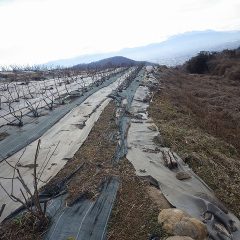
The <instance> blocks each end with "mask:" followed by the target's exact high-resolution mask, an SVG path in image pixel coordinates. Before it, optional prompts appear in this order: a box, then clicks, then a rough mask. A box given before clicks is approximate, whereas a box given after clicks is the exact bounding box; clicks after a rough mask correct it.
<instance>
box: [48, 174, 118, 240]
mask: <svg viewBox="0 0 240 240" xmlns="http://www.w3.org/2000/svg"><path fill="white" fill-rule="evenodd" d="M118 186H119V179H118V178H117V177H111V178H109V179H108V180H107V181H106V182H105V183H104V184H103V187H102V189H101V194H100V195H99V197H98V198H97V199H96V200H95V201H92V200H89V199H86V198H84V197H82V198H80V199H78V200H77V201H75V203H74V204H73V205H72V206H66V205H65V198H66V197H67V195H62V196H59V197H57V198H55V199H53V200H51V202H50V203H49V205H48V208H47V211H48V214H49V215H50V216H51V217H52V219H51V221H52V224H51V226H50V228H49V231H48V232H47V234H46V235H45V238H44V239H46V240H66V239H74V240H80V239H81V240H83V239H92V240H94V239H95V240H102V239H106V228H107V222H108V219H109V216H110V213H111V211H112V207H113V204H114V200H115V198H116V194H117V190H118Z"/></svg>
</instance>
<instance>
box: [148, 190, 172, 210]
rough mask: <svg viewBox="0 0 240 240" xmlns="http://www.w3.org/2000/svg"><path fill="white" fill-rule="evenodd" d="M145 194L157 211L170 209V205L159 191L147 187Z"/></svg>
mask: <svg viewBox="0 0 240 240" xmlns="http://www.w3.org/2000/svg"><path fill="white" fill-rule="evenodd" d="M147 193H148V195H149V197H150V198H151V199H152V201H153V202H154V203H155V204H156V206H157V207H158V208H159V209H169V208H170V207H171V204H170V203H169V202H168V200H167V199H166V198H165V197H164V195H163V194H162V192H161V191H160V190H159V189H157V188H155V187H147Z"/></svg>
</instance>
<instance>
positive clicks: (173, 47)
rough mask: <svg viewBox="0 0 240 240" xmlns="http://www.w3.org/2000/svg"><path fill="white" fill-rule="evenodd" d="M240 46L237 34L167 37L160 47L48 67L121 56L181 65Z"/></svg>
mask: <svg viewBox="0 0 240 240" xmlns="http://www.w3.org/2000/svg"><path fill="white" fill-rule="evenodd" d="M239 46H240V31H212V30H206V31H192V32H186V33H183V34H178V35H174V36H171V37H169V38H168V39H167V40H165V41H163V42H160V43H152V44H148V45H145V46H141V47H135V48H124V49H122V50H120V51H116V52H109V53H99V54H89V55H81V56H78V57H73V58H69V59H62V60H57V61H51V62H49V63H48V64H49V65H51V64H52V65H63V66H73V65H77V64H81V63H90V62H93V61H98V60H101V59H104V58H109V57H114V56H123V57H126V58H130V59H133V60H136V61H150V62H155V63H160V64H166V65H177V64H182V63H183V62H185V61H186V60H188V59H190V58H191V57H193V56H194V55H196V54H197V53H198V52H199V51H222V50H223V49H226V48H228V49H233V48H237V47H239Z"/></svg>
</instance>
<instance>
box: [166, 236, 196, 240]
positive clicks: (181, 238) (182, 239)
mask: <svg viewBox="0 0 240 240" xmlns="http://www.w3.org/2000/svg"><path fill="white" fill-rule="evenodd" d="M166 240H194V239H192V238H191V237H186V236H173V237H169V238H167V239H166Z"/></svg>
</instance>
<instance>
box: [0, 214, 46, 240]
mask: <svg viewBox="0 0 240 240" xmlns="http://www.w3.org/2000/svg"><path fill="white" fill-rule="evenodd" d="M46 230H47V226H44V227H41V226H40V225H39V221H38V220H37V219H36V218H35V217H33V216H32V215H30V213H25V214H23V215H21V216H18V217H16V218H14V219H13V220H10V221H8V222H6V223H5V224H4V225H0V239H1V240H16V239H19V240H33V239H34V240H41V239H42V237H43V235H44V233H45V231H46Z"/></svg>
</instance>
